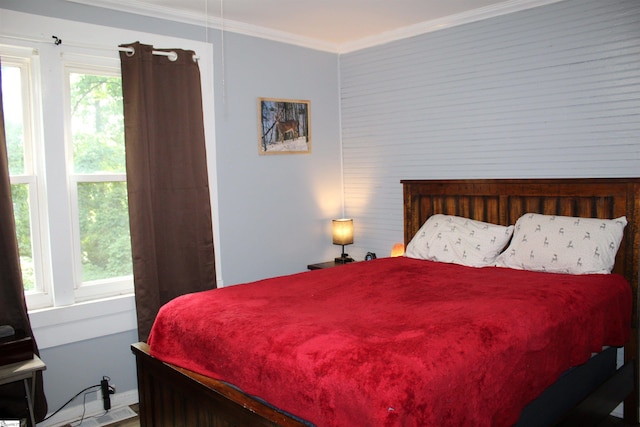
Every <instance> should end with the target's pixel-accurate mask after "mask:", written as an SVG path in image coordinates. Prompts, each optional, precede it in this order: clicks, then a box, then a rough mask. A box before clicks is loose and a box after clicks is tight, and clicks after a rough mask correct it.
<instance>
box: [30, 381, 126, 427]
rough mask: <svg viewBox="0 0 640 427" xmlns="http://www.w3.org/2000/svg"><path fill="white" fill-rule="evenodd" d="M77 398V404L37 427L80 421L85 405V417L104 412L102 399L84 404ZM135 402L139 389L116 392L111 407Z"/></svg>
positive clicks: (53, 426)
mask: <svg viewBox="0 0 640 427" xmlns="http://www.w3.org/2000/svg"><path fill="white" fill-rule="evenodd" d="M76 400H77V401H78V403H77V404H76V405H74V406H68V407H67V408H65V409H63V410H62V411H60V412H58V413H57V414H56V415H55V416H54V417H52V418H50V419H48V420H47V421H43V422H41V423H38V426H37V427H59V426H63V425H66V424H69V423H72V422H74V421H78V420H79V419H80V417H82V411H83V406H84V417H85V418H89V417H93V416H95V415H101V414H103V413H104V409H103V406H102V405H103V402H102V399H99V400H91V401H87V403H86V405H83V402H82V398H78V399H76ZM74 402H75V401H74ZM135 403H138V390H128V391H124V392H116V394H114V395H112V396H111V407H112V408H113V409H115V408H118V407H122V406H129V405H133V404H135ZM54 410H55V408H54Z"/></svg>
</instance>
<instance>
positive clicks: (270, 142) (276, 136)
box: [258, 98, 311, 155]
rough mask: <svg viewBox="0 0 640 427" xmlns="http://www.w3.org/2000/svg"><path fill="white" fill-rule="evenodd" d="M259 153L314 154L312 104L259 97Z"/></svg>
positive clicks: (309, 102)
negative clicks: (312, 148) (312, 146)
mask: <svg viewBox="0 0 640 427" xmlns="http://www.w3.org/2000/svg"><path fill="white" fill-rule="evenodd" d="M258 153H259V154H260V155H268V154H308V153H311V101H305V100H292V99H279V98H258Z"/></svg>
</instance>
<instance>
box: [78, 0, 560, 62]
mask: <svg viewBox="0 0 640 427" xmlns="http://www.w3.org/2000/svg"><path fill="white" fill-rule="evenodd" d="M66 1H68V2H72V3H80V4H84V5H89V6H95V7H100V8H107V9H112V10H117V11H120V12H127V13H135V14H138V15H144V16H150V17H154V18H159V19H165V20H169V21H176V22H182V23H186V24H191V25H198V26H203V27H207V28H213V29H217V30H221V31H225V32H226V31H229V32H233V33H238V34H244V35H248V36H252V37H259V38H262V39H267V40H272V41H277V42H282V43H287V44H292V45H297V46H301V47H305V48H310V49H315V50H321V51H326V52H332V53H338V54H342V53H349V52H354V51H357V50H361V49H366V48H369V47H373V46H378V45H382V44H386V43H390V42H393V41H396V40H401V39H405V38H409V37H414V36H417V35H420V34H425V33H429V32H433V31H438V30H443V29H446V28H452V27H455V26H458V25H463V24H468V23H471V22H476V21H481V20H484V19H489V18H493V17H496V16H501V15H507V14H509V13H514V12H518V11H521V10H527V9H532V8H535V7H538V6H544V5H548V4H552V3H557V2H560V1H564V0H508V1H504V2H501V3H497V4H495V5H490V6H486V7H482V8H479V9H474V10H470V11H466V12H462V13H457V14H454V15H450V16H445V17H443V18H439V19H434V20H431V21H426V22H421V23H419V24H415V25H410V26H407V27H403V28H399V29H397V30H392V31H386V32H383V33H380V34H378V35H375V36H371V37H365V38H362V39H360V40H356V41H353V42H347V43H343V44H336V43H330V42H326V41H322V40H318V39H314V38H311V37H303V36H298V35H295V34H291V33H288V32H286V31H279V30H273V29H270V28H265V27H261V26H258V25H252V24H246V23H243V22H238V21H233V20H229V19H226V18H225V19H221V18H220V17H217V16H211V14H208V13H206V12H204V11H203V13H194V12H189V11H184V10H177V9H173V8H169V7H165V6H156V5H151V4H148V3H144V2H142V1H138V0H66Z"/></svg>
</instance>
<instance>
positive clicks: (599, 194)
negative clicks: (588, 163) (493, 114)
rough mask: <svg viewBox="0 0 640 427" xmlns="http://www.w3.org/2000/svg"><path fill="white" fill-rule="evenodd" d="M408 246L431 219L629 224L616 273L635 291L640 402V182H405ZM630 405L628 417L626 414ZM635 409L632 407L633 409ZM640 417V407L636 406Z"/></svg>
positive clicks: (633, 352) (634, 356) (633, 357)
mask: <svg viewBox="0 0 640 427" xmlns="http://www.w3.org/2000/svg"><path fill="white" fill-rule="evenodd" d="M401 182H402V185H403V194H404V242H405V246H406V245H407V243H409V241H410V240H411V238H412V237H413V236H414V235H415V233H416V232H417V231H418V229H419V228H420V226H421V225H422V224H423V223H424V222H425V221H426V219H427V218H428V217H429V216H431V215H433V214H437V213H441V214H447V215H457V216H463V217H467V218H472V219H476V220H479V221H485V222H491V223H494V224H501V225H510V224H515V222H516V220H517V219H518V218H520V216H522V215H523V214H525V213H528V212H537V213H542V214H546V215H564V216H580V217H592V218H609V219H611V218H617V217H620V216H623V215H625V216H626V217H627V221H628V224H627V226H626V228H625V235H624V238H623V240H622V242H621V245H620V249H619V250H618V254H617V255H616V263H615V267H614V273H619V274H622V275H624V276H625V278H626V279H627V280H628V281H629V284H630V285H631V288H632V290H633V314H632V325H631V329H632V332H631V340H630V342H629V344H628V345H627V346H625V359H626V360H628V361H634V365H635V372H636V374H635V375H636V387H635V392H634V393H633V396H630V397H629V399H632V400H633V401H634V402H637V401H638V386H637V384H638V381H637V378H638V363H637V360H638V265H639V261H638V258H639V254H640V248H639V245H640V178H566V179H565V178H558V179H464V180H403V181H401ZM627 406H628V405H626V404H625V412H626V410H627ZM629 406H633V405H629ZM635 407H636V411H637V403H636V405H635Z"/></svg>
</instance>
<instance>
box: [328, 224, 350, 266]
mask: <svg viewBox="0 0 640 427" xmlns="http://www.w3.org/2000/svg"><path fill="white" fill-rule="evenodd" d="M331 223H332V233H333V244H334V245H342V255H341V256H340V257H339V258H336V259H335V262H337V263H340V264H345V263H347V262H352V261H353V258H351V257H349V254H345V253H344V245H350V244H352V243H353V219H347V218H341V219H334V220H332V221H331Z"/></svg>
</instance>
